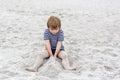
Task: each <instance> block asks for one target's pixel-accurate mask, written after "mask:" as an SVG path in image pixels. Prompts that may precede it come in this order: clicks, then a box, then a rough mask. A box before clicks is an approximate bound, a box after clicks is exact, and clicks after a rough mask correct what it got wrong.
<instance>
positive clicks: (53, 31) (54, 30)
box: [49, 28, 59, 35]
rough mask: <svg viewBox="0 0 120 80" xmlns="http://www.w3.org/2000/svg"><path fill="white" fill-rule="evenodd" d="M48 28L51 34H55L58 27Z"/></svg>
mask: <svg viewBox="0 0 120 80" xmlns="http://www.w3.org/2000/svg"><path fill="white" fill-rule="evenodd" d="M49 30H50V32H51V33H52V34H54V35H55V34H57V32H58V31H59V28H58V29H51V28H49Z"/></svg>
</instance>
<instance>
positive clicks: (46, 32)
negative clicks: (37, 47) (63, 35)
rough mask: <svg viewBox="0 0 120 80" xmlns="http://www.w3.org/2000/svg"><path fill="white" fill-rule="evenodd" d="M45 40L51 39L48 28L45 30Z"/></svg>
mask: <svg viewBox="0 0 120 80" xmlns="http://www.w3.org/2000/svg"><path fill="white" fill-rule="evenodd" d="M44 40H49V32H48V30H47V29H46V30H45V32H44Z"/></svg>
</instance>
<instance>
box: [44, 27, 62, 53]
mask: <svg viewBox="0 0 120 80" xmlns="http://www.w3.org/2000/svg"><path fill="white" fill-rule="evenodd" d="M44 40H49V41H50V45H51V49H52V51H54V50H55V49H56V46H57V42H59V41H64V33H63V30H62V29H60V30H59V31H58V32H57V33H56V34H52V33H51V32H50V31H49V29H45V32H44ZM60 50H64V46H63V44H62V46H61V49H60Z"/></svg>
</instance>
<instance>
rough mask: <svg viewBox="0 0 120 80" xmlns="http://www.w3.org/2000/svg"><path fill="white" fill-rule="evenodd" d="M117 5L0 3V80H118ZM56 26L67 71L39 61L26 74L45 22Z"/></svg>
mask: <svg viewBox="0 0 120 80" xmlns="http://www.w3.org/2000/svg"><path fill="white" fill-rule="evenodd" d="M119 3H120V0H0V80H120V5H119ZM51 15H54V16H57V17H59V18H60V19H61V21H62V29H63V31H64V36H65V39H64V46H65V51H66V52H67V53H68V57H69V61H70V65H71V66H76V67H77V70H76V71H68V70H64V68H63V66H62V65H61V60H60V59H57V61H52V60H51V59H45V61H44V64H43V65H42V66H41V67H40V68H39V71H38V72H28V71H26V70H25V68H26V67H28V66H32V65H33V63H34V62H35V60H36V57H37V55H38V54H39V53H41V52H42V51H43V50H44V47H45V46H44V44H45V42H44V39H43V34H44V30H45V29H46V28H47V25H46V23H47V20H48V18H49V17H50V16H51Z"/></svg>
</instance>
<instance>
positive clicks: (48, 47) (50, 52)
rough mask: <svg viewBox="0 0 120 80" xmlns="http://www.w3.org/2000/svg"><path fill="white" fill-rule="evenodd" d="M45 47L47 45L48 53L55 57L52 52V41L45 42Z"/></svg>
mask: <svg viewBox="0 0 120 80" xmlns="http://www.w3.org/2000/svg"><path fill="white" fill-rule="evenodd" d="M45 45H46V48H47V51H48V53H49V55H50V56H53V54H52V51H51V46H50V41H49V40H45Z"/></svg>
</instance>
